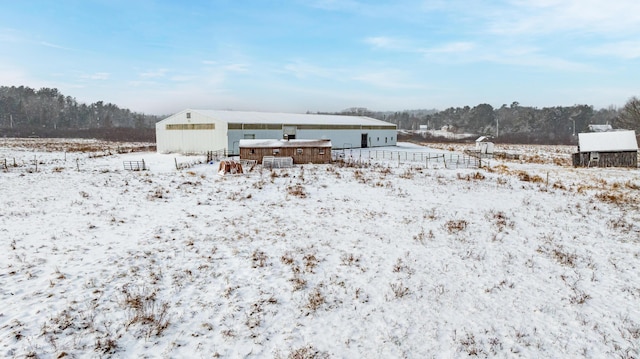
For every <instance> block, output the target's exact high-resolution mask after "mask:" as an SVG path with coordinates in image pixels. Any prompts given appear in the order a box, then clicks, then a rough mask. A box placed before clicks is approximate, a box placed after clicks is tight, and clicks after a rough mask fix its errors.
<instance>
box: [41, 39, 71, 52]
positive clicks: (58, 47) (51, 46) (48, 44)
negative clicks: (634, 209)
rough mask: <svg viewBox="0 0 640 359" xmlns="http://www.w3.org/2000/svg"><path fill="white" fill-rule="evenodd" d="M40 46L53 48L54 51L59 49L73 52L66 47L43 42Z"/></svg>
mask: <svg viewBox="0 0 640 359" xmlns="http://www.w3.org/2000/svg"><path fill="white" fill-rule="evenodd" d="M40 45H42V46H45V47H50V48H53V49H58V50H73V49H71V48H68V47H64V46H61V45H57V44H52V43H50V42H46V41H41V42H40Z"/></svg>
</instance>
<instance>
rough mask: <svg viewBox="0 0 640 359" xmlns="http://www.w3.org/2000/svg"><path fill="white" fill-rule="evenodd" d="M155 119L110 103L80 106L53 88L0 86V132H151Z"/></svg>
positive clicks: (72, 98) (156, 118)
mask: <svg viewBox="0 0 640 359" xmlns="http://www.w3.org/2000/svg"><path fill="white" fill-rule="evenodd" d="M158 120H160V118H158V117H157V116H154V115H146V114H141V113H135V112H131V111H130V110H128V109H124V108H120V107H118V106H117V105H115V104H112V103H104V102H103V101H97V102H94V103H91V104H85V103H79V102H78V101H77V100H76V99H75V98H74V97H71V96H65V95H63V94H62V93H60V91H58V89H56V88H47V87H43V88H41V89H39V90H36V89H33V88H30V87H26V86H19V87H16V86H11V87H7V86H0V128H3V129H32V130H38V129H43V128H45V129H49V130H57V129H59V130H65V129H109V128H116V127H122V128H137V129H142V128H152V127H154V125H155V123H156V122H157V121H158Z"/></svg>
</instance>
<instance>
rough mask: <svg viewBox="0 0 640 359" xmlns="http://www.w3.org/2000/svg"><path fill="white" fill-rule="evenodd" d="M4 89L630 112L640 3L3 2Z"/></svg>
mask: <svg viewBox="0 0 640 359" xmlns="http://www.w3.org/2000/svg"><path fill="white" fill-rule="evenodd" d="M0 4H1V5H0V85H4V86H12V85H15V86H19V85H25V86H30V87H34V88H40V87H56V88H58V89H59V90H60V91H61V92H62V93H63V94H65V95H69V96H73V97H75V98H76V99H77V100H78V101H81V102H86V103H91V102H95V101H99V100H103V101H105V102H112V103H114V104H116V105H118V106H120V107H125V108H130V109H131V110H133V111H136V112H145V113H154V114H168V113H173V112H176V111H179V110H182V109H185V108H201V109H234V110H256V111H281V112H306V111H312V112H315V111H340V110H342V109H345V108H348V107H367V108H369V109H371V110H403V109H419V108H436V109H441V110H442V109H445V108H448V107H451V106H465V105H469V106H475V105H477V104H480V103H488V104H491V105H492V106H494V107H499V106H501V105H502V104H511V103H512V102H514V101H518V102H519V103H520V104H521V105H525V106H537V107H545V106H570V105H574V104H588V105H593V106H594V107H595V108H596V109H597V108H602V107H608V106H609V105H614V106H622V105H624V103H625V102H626V101H627V100H628V99H629V98H630V97H631V96H638V95H640V66H639V65H640V1H638V0H531V1H527V0H496V1H481V0H477V1H471V0H430V1H417V0H416V1H410V0H405V1H403V0H398V1H350V0H335V1H332V0H317V1H314V0H291V1H266V0H265V1H258V0H256V1H239V0H229V1H222V0H221V1H215V0H208V1H205V0H189V1H173V0H172V1H170V0H73V1H72V0H56V1H50V0H25V1H15V0H14V1H10V0H0Z"/></svg>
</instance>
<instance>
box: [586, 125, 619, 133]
mask: <svg viewBox="0 0 640 359" xmlns="http://www.w3.org/2000/svg"><path fill="white" fill-rule="evenodd" d="M589 130H590V131H593V132H605V131H612V130H613V127H612V126H611V125H589Z"/></svg>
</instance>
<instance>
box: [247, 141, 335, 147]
mask: <svg viewBox="0 0 640 359" xmlns="http://www.w3.org/2000/svg"><path fill="white" fill-rule="evenodd" d="M331 146H332V145H331V140H288V141H287V140H275V139H274V140H240V143H239V147H240V148H247V147H249V148H282V147H306V148H308V147H327V148H331Z"/></svg>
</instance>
